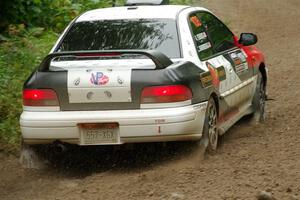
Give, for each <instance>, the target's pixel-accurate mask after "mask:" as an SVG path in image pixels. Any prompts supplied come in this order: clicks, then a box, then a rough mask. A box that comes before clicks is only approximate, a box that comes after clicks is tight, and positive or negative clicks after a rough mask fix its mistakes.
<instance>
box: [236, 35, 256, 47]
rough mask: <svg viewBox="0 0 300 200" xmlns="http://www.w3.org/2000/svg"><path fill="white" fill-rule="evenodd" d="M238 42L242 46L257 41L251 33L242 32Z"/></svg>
mask: <svg viewBox="0 0 300 200" xmlns="http://www.w3.org/2000/svg"><path fill="white" fill-rule="evenodd" d="M239 43H240V44H242V45H243V46H250V45H254V44H256V43H257V36H256V35H255V34H253V33H242V34H241V37H240V39H239Z"/></svg>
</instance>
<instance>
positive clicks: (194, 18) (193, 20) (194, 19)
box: [190, 16, 202, 28]
mask: <svg viewBox="0 0 300 200" xmlns="http://www.w3.org/2000/svg"><path fill="white" fill-rule="evenodd" d="M190 21H191V22H192V23H193V24H194V25H195V26H196V28H198V27H200V26H202V23H201V21H200V19H199V18H198V17H197V16H193V17H190Z"/></svg>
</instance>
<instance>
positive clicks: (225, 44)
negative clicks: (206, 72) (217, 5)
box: [189, 12, 234, 60]
mask: <svg viewBox="0 0 300 200" xmlns="http://www.w3.org/2000/svg"><path fill="white" fill-rule="evenodd" d="M189 20H190V24H191V28H192V32H193V37H194V40H195V43H196V48H197V52H198V56H199V58H200V59H201V60H205V59H206V58H208V57H210V56H212V55H214V54H215V53H219V52H222V51H225V50H227V49H230V48H233V47H234V40H233V34H232V33H231V31H230V30H229V29H228V28H227V27H226V26H225V25H224V24H223V23H222V22H220V21H219V20H218V19H217V18H216V17H214V16H213V15H212V14H210V13H206V12H199V13H195V14H192V15H191V16H190V18H189Z"/></svg>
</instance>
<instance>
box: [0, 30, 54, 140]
mask: <svg viewBox="0 0 300 200" xmlns="http://www.w3.org/2000/svg"><path fill="white" fill-rule="evenodd" d="M38 35H39V37H37V36H34V35H33V34H32V33H31V32H30V31H25V32H24V33H23V34H21V35H20V36H11V37H10V38H8V39H7V40H6V41H4V42H1V43H0V143H8V144H12V145H17V144H18V143H19V142H20V127H19V118H20V114H21V111H22V87H23V83H24V81H25V80H26V78H27V77H28V76H29V75H30V74H31V73H32V71H33V69H35V68H36V67H37V66H38V64H39V63H40V62H41V59H42V58H43V57H44V56H45V55H47V53H48V52H49V51H50V49H51V47H52V46H53V44H54V42H55V40H56V39H57V37H58V36H57V34H55V33H54V32H52V31H43V32H41V33H40V34H38Z"/></svg>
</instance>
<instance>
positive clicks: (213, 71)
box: [206, 62, 220, 87]
mask: <svg viewBox="0 0 300 200" xmlns="http://www.w3.org/2000/svg"><path fill="white" fill-rule="evenodd" d="M206 66H207V68H208V70H209V72H210V74H211V76H212V78H213V80H212V84H213V85H214V86H215V87H219V85H220V80H219V77H218V72H217V70H216V69H215V67H214V66H213V65H212V64H210V63H209V62H206Z"/></svg>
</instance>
